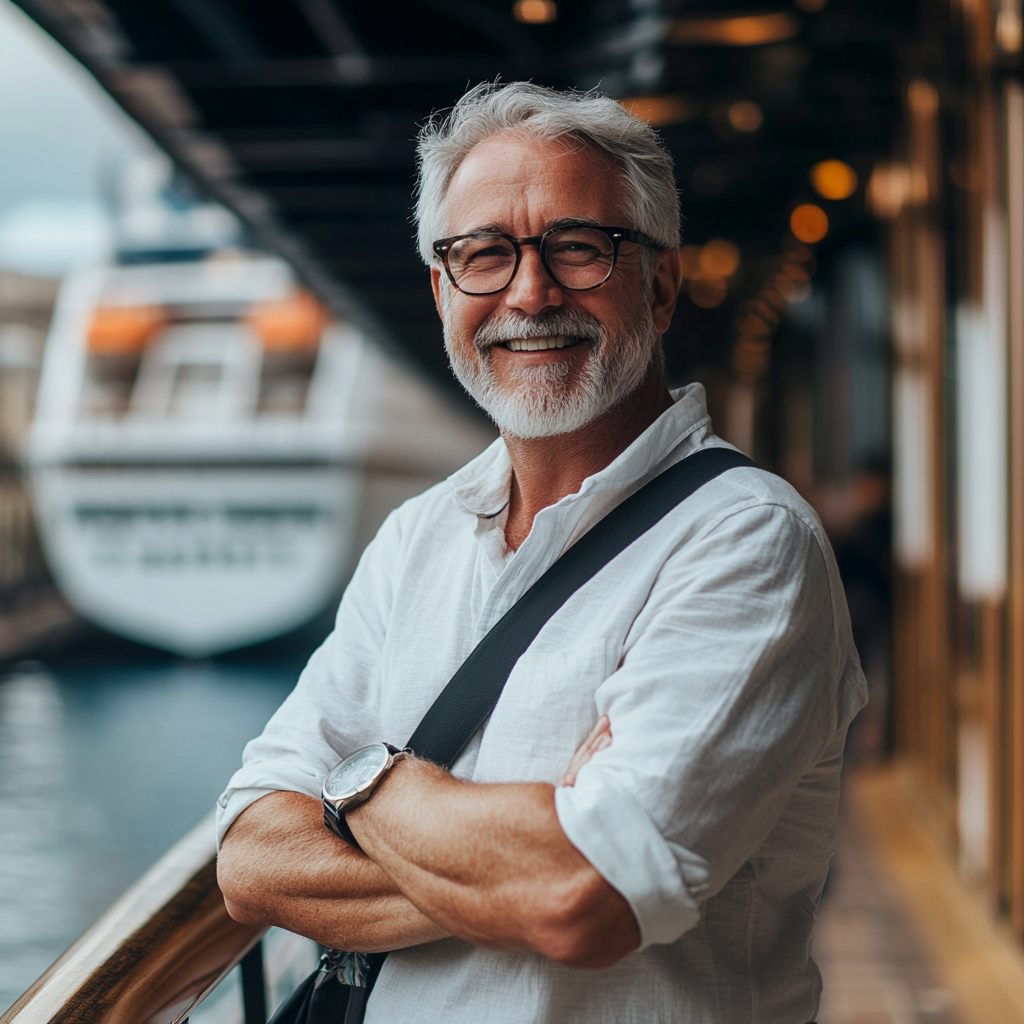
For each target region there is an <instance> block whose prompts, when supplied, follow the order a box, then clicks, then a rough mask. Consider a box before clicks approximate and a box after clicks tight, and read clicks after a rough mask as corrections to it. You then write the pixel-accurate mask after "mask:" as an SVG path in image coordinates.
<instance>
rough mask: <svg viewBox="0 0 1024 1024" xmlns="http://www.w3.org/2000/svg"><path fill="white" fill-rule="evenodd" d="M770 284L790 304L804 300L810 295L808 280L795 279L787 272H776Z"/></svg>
mask: <svg viewBox="0 0 1024 1024" xmlns="http://www.w3.org/2000/svg"><path fill="white" fill-rule="evenodd" d="M772 284H773V285H774V286H775V288H776V290H777V291H778V293H779V294H780V295H781V296H782V297H783V298H784V299H785V300H786V301H787V302H788V303H789V304H790V305H791V306H795V305H797V304H798V303H801V302H806V301H807V300H808V299H809V298H810V297H811V284H810V282H809V281H806V280H805V281H795V280H793V278H791V277H789V276H788V275H787V274H776V275H775V277H774V279H773V281H772Z"/></svg>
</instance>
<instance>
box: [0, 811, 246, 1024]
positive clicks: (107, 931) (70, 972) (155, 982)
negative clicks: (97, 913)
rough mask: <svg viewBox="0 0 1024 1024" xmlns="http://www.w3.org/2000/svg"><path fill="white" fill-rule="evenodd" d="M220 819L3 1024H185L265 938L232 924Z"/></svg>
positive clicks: (138, 887) (204, 825) (155, 872)
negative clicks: (220, 868) (221, 873)
mask: <svg viewBox="0 0 1024 1024" xmlns="http://www.w3.org/2000/svg"><path fill="white" fill-rule="evenodd" d="M215 854H216V849H215V843H214V831H213V816H212V815H210V816H209V817H208V818H206V819H204V820H203V821H202V822H200V824H199V825H197V826H196V827H195V828H194V829H193V830H192V831H191V832H190V833H189V834H188V835H187V836H185V838H184V839H182V840H181V842H179V843H178V844H177V845H176V846H174V847H173V848H172V849H171V850H170V851H169V852H168V853H167V854H166V855H165V856H164V857H162V858H161V859H160V860H159V861H158V862H157V863H156V864H155V865H154V866H153V867H152V868H150V870H149V871H147V872H146V874H145V875H143V876H142V878H140V879H139V881H138V882H136V883H135V885H133V886H132V887H131V888H130V889H129V890H128V891H127V892H126V893H125V894H124V895H123V896H122V897H121V898H120V899H119V900H118V901H117V902H116V903H115V904H114V905H113V906H112V907H111V908H110V909H109V910H108V911H107V912H106V913H105V914H104V915H103V916H102V917H101V918H100V919H99V920H98V921H97V922H96V923H95V924H94V925H93V926H92V927H91V928H89V929H88V931H86V932H85V934H84V935H82V937H81V938H80V939H79V940H78V941H77V942H76V943H75V944H74V945H73V946H71V948H70V949H68V951H67V952H66V953H64V954H63V955H62V956H61V957H60V958H59V959H58V960H56V961H55V962H54V963H53V965H52V966H51V967H50V968H49V970H47V971H46V973H45V974H43V976H42V977H41V978H40V979H39V980H38V981H37V982H36V983H35V984H34V985H33V986H32V987H31V988H30V989H29V990H28V991H27V992H26V993H25V994H24V995H23V996H22V997H21V998H20V999H19V1000H18V1001H17V1002H16V1003H15V1004H14V1005H13V1006H12V1007H11V1008H10V1009H9V1010H7V1012H6V1013H4V1014H3V1015H2V1016H0V1024H180V1022H181V1021H183V1020H185V1019H186V1018H187V1017H188V1015H189V1014H190V1013H191V1012H192V1010H193V1009H194V1008H195V1007H196V1006H197V1005H198V1004H199V1003H200V1002H202V1000H203V999H204V998H205V997H206V996H207V995H208V994H209V993H210V992H211V991H212V990H213V989H214V988H216V986H217V985H218V984H219V983H220V981H221V980H222V979H223V978H224V976H225V975H226V974H227V973H228V972H229V971H230V970H231V969H232V968H233V967H234V966H235V965H236V964H237V963H238V962H239V961H240V960H241V959H242V957H243V956H245V954H246V952H248V950H249V949H251V948H252V946H254V945H255V944H256V943H257V942H258V941H259V939H260V937H261V935H262V934H263V929H261V928H257V927H254V926H251V925H243V924H238V923H237V922H235V921H232V920H231V918H230V917H228V912H227V910H226V909H225V907H224V897H223V896H222V895H221V891H220V889H219V888H218V887H217V876H216V864H215Z"/></svg>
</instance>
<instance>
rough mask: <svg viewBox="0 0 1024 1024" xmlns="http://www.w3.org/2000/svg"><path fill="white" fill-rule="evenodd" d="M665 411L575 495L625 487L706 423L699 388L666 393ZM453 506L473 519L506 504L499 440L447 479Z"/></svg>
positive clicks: (507, 479)
mask: <svg viewBox="0 0 1024 1024" xmlns="http://www.w3.org/2000/svg"><path fill="white" fill-rule="evenodd" d="M672 398H673V404H672V407H671V408H669V409H666V410H665V411H664V412H663V413H662V414H661V415H660V416H659V417H658V418H657V419H656V420H655V421H654V422H653V423H652V424H651V425H650V426H649V427H648V428H647V429H646V430H645V431H644V432H643V433H642V434H641V435H640V436H639V437H638V438H637V439H636V440H635V441H634V442H633V443H632V444H631V445H630V446H629V447H628V448H627V449H626V450H625V451H624V452H622V453H621V454H620V455H618V456H617V457H616V458H615V459H613V460H612V461H611V462H610V463H609V464H608V465H607V466H605V468H604V469H602V470H599V471H598V472H597V473H594V474H593V475H592V476H589V477H587V479H586V480H584V481H583V485H582V486H581V487H580V490H579V493H580V494H581V495H582V494H590V495H593V494H596V493H601V492H602V491H607V490H617V489H620V488H624V487H628V486H629V485H630V484H631V483H633V482H635V481H636V480H638V479H640V477H642V476H645V475H646V474H648V473H650V472H651V471H652V470H653V469H654V468H655V467H656V466H658V465H659V463H661V462H664V461H665V460H666V459H667V458H668V457H669V456H671V455H672V453H673V452H674V451H675V449H676V448H677V447H678V446H679V445H680V444H681V443H682V442H683V441H684V440H685V439H686V438H687V437H689V435H690V434H692V433H693V432H694V431H695V430H697V429H699V428H700V427H703V426H705V425H706V424H707V423H708V422H709V417H708V409H707V400H706V397H705V394H704V387H703V385H701V384H687V385H686V386H685V387H682V388H678V389H677V390H675V391H673V392H672ZM448 483H449V484H450V485H451V488H452V494H453V496H454V498H455V500H456V502H457V503H458V504H459V505H460V506H461V507H462V508H463V509H464V510H465V511H466V512H471V513H473V514H474V515H477V516H485V517H488V518H489V517H491V516H496V515H497V514H498V513H499V512H501V510H502V509H503V508H504V507H505V506H506V505H507V504H508V497H509V491H510V489H511V485H512V461H511V459H510V458H509V455H508V450H507V449H506V447H505V442H504V441H503V440H502V439H501V438H500V437H499V438H498V440H497V441H495V442H494V443H493V444H491V445H489V446H488V447H487V448H485V449H484V451H483V452H482V453H481V454H480V455H478V456H477V457H476V458H475V459H473V460H472V461H471V462H469V463H467V464H466V465H465V466H463V467H462V469H460V470H459V471H458V472H456V473H453V474H452V475H451V476H450V477H448Z"/></svg>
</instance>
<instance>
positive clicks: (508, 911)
mask: <svg viewBox="0 0 1024 1024" xmlns="http://www.w3.org/2000/svg"><path fill="white" fill-rule="evenodd" d="M610 742H611V729H610V726H609V724H608V722H607V719H604V720H602V721H599V722H598V724H597V725H596V726H595V728H594V730H593V731H592V732H591V734H590V736H588V737H587V739H586V740H585V741H584V742H583V744H582V746H581V747H580V748H579V750H578V751H577V752H576V754H575V755H574V757H573V758H572V760H571V762H570V764H569V767H568V768H567V769H566V773H565V776H564V780H566V781H565V782H564V784H566V785H569V784H572V783H573V782H575V779H576V774H577V772H578V771H579V770H580V768H582V766H583V765H584V764H586V762H587V761H589V760H590V758H591V757H593V756H594V754H596V753H597V752H598V751H599V750H603V749H604V748H605V747H606V746H607V745H608V744H609V743H610ZM554 792H555V790H554V787H553V786H550V785H544V784H540V783H511V784H503V785H482V784H478V783H470V782H462V781H460V780H458V779H455V778H453V777H452V776H451V775H450V774H449V773H448V772H446V771H444V770H443V769H441V768H438V767H437V766H436V765H434V764H431V763H430V762H428V761H421V760H418V759H415V758H409V759H406V760H403V761H399V762H398V763H397V764H396V765H395V767H394V768H393V769H392V771H391V772H390V773H389V774H388V776H387V777H386V778H385V779H384V781H383V782H382V783H381V785H380V786H379V787H378V789H377V791H376V792H375V793H374V795H373V798H372V799H370V800H368V801H367V802H366V803H365V804H363V805H362V806H360V807H358V808H356V809H354V810H353V811H350V812H349V814H348V815H347V816H346V818H347V821H348V823H349V826H350V828H351V829H352V831H353V833H354V835H355V836H356V838H357V839H358V840H359V844H360V845H361V846H362V847H363V849H364V850H365V851H366V852H367V854H368V855H369V856H370V858H371V859H372V860H373V861H375V862H376V863H377V864H378V865H379V866H380V867H381V868H382V869H383V870H384V872H385V873H386V874H387V875H388V876H389V877H390V878H391V879H392V880H393V881H394V883H395V884H396V885H397V886H398V888H399V889H400V890H401V892H402V893H403V894H404V895H405V896H406V897H407V898H408V899H409V901H410V902H411V903H412V904H413V905H414V906H416V907H417V908H418V909H419V910H420V911H421V913H422V914H423V915H424V916H425V917H427V918H429V919H430V920H432V921H436V922H437V923H438V924H439V925H441V926H442V927H444V928H445V929H447V930H448V931H450V932H451V933H452V934H454V935H457V936H459V937H460V938H463V939H466V940H467V941H469V942H472V943H474V944H476V945H478V946H483V947H486V948H492V949H507V950H519V951H523V952H532V953H540V954H542V955H543V956H546V957H548V958H549V959H551V960H554V961H556V962H558V963H562V964H565V965H567V966H571V967H590V968H600V967H609V966H611V965H612V964H614V963H616V962H618V961H619V960H621V959H622V957H624V956H626V955H627V954H629V953H631V952H633V950H635V949H636V948H637V946H638V945H639V944H640V930H639V927H638V925H637V923H636V919H635V917H634V916H633V912H632V910H631V909H630V907H629V904H628V903H627V902H626V900H625V899H624V898H623V897H622V896H621V895H620V894H619V893H618V892H616V891H615V890H614V889H613V888H612V887H611V886H610V885H608V883H607V882H606V881H605V880H604V879H603V878H602V877H601V875H599V874H598V872H597V871H596V870H595V869H594V867H593V866H592V865H591V864H590V863H589V861H587V860H586V859H585V858H584V857H583V855H582V854H581V853H580V852H579V851H578V850H577V849H576V848H575V847H574V846H573V845H572V844H571V843H570V842H569V840H568V839H567V838H566V837H565V834H564V833H563V832H562V829H561V827H560V825H559V823H558V818H557V815H556V813H555V801H554Z"/></svg>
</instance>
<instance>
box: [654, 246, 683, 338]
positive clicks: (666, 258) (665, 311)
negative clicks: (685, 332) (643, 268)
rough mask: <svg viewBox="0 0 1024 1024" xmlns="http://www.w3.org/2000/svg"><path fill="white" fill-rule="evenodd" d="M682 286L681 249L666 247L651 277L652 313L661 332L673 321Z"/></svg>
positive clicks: (655, 324) (655, 325) (658, 330)
mask: <svg viewBox="0 0 1024 1024" xmlns="http://www.w3.org/2000/svg"><path fill="white" fill-rule="evenodd" d="M682 286H683V268H682V265H681V264H680V262H679V250H678V249H666V250H665V251H664V252H662V253H660V254H659V256H658V262H657V263H656V264H655V265H654V275H653V277H652V279H651V315H652V316H653V318H654V327H655V329H656V330H657V332H658V333H659V334H664V333H665V332H666V331H667V330H668V328H669V324H671V323H672V315H673V314H674V313H675V311H676V300H677V299H678V298H679V290H680V288H682Z"/></svg>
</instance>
